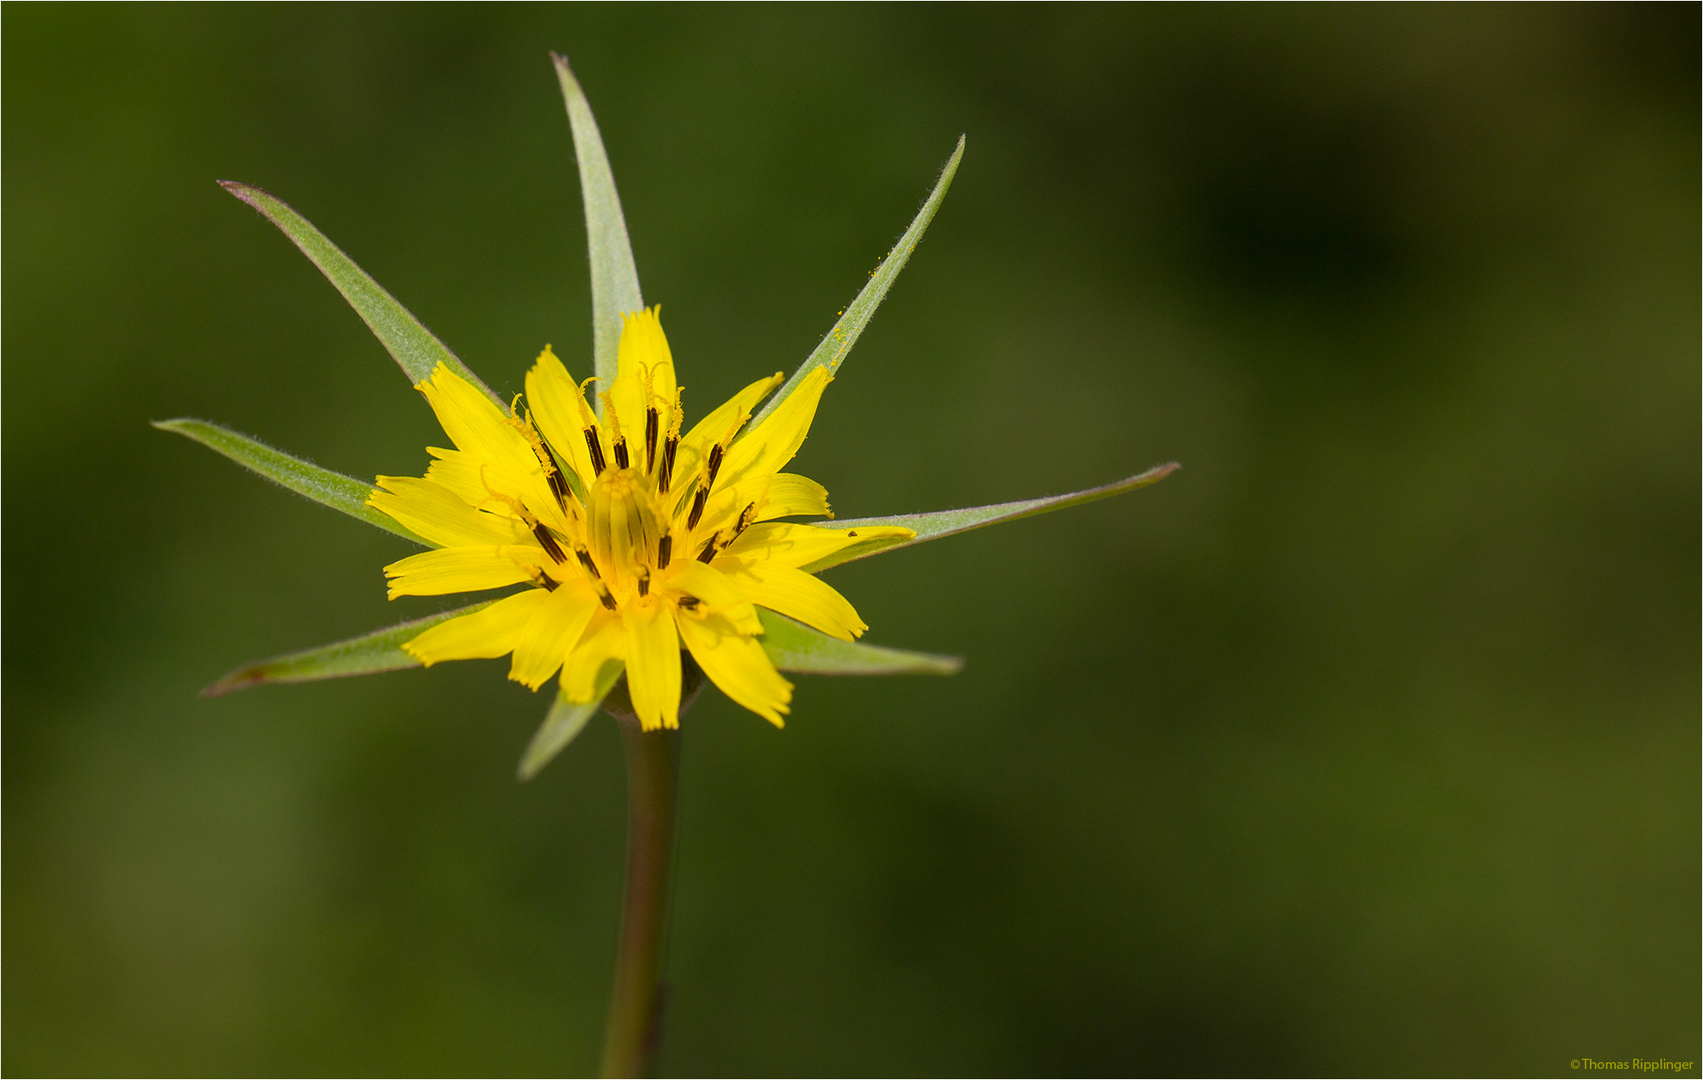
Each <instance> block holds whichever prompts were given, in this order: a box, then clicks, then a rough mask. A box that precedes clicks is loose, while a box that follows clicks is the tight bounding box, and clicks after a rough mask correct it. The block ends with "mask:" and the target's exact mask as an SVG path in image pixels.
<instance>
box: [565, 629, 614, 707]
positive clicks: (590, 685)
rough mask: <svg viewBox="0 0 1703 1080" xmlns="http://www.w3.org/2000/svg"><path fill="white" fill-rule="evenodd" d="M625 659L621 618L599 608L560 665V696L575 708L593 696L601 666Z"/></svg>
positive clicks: (595, 693) (590, 699) (595, 692)
mask: <svg viewBox="0 0 1703 1080" xmlns="http://www.w3.org/2000/svg"><path fill="white" fill-rule="evenodd" d="M626 656H627V631H626V629H625V628H624V627H623V626H622V625H621V616H619V615H617V614H615V613H614V612H612V611H608V610H606V609H605V608H604V607H603V606H602V605H599V606H598V608H597V610H595V611H594V612H592V616H591V621H590V622H589V623H588V624H587V625H586V628H585V632H584V633H582V634H581V635H580V639H579V642H578V643H577V644H575V645H574V647H573V648H572V649H571V650H570V651H569V652H568V655H567V659H566V660H565V661H563V663H562V693H564V694H566V695H567V696H568V700H569V701H571V702H573V703H574V704H576V705H584V704H587V703H588V702H590V701H592V700H593V699H594V698H595V697H596V696H597V690H596V686H597V682H598V679H597V673H598V672H599V671H600V670H602V668H603V665H604V664H619V663H621V662H622V661H623V660H625V659H626Z"/></svg>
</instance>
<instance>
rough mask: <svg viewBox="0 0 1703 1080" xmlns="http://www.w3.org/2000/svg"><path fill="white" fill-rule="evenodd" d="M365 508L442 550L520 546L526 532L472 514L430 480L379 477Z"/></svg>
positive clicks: (506, 521) (490, 517)
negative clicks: (507, 545) (371, 509)
mask: <svg viewBox="0 0 1703 1080" xmlns="http://www.w3.org/2000/svg"><path fill="white" fill-rule="evenodd" d="M367 505H368V506H370V507H372V508H373V509H374V510H378V511H380V512H382V513H385V514H389V515H390V516H391V517H392V518H395V519H396V521H397V522H398V523H400V524H401V525H403V526H405V527H406V528H409V529H412V530H413V531H414V532H416V533H418V534H420V535H421V536H423V537H425V538H426V539H427V540H430V541H431V542H432V543H434V544H438V545H440V546H442V547H490V546H495V545H497V544H515V543H520V542H522V540H523V538H524V537H525V536H526V528H525V527H524V526H523V525H521V523H520V522H518V521H516V520H514V519H513V518H510V517H503V516H500V515H497V514H487V513H483V512H481V511H479V510H475V509H474V508H473V507H472V506H471V505H470V504H469V503H468V502H467V500H466V499H463V498H462V497H461V496H459V495H457V494H456V493H455V492H453V491H451V490H449V489H448V488H446V487H444V486H443V485H442V484H437V483H433V482H432V481H430V480H421V479H419V478H418V477H413V476H381V477H379V478H378V487H376V488H374V489H373V493H372V496H371V497H370V498H368V499H367Z"/></svg>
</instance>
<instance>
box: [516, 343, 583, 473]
mask: <svg viewBox="0 0 1703 1080" xmlns="http://www.w3.org/2000/svg"><path fill="white" fill-rule="evenodd" d="M580 400H581V398H580V392H579V384H578V383H576V382H574V380H573V376H571V375H569V374H568V369H567V368H566V367H564V366H563V364H562V362H561V360H559V359H557V358H556V354H555V353H554V352H552V351H550V346H548V345H546V346H544V351H543V352H541V353H539V354H538V360H537V362H535V363H534V364H533V365H532V370H531V371H528V372H527V373H526V404H527V407H528V408H530V409H531V410H532V421H533V423H535V424H537V425H538V430H539V431H541V432H543V433H544V438H545V439H546V440H547V441H548V442H549V443H550V446H551V448H552V449H553V450H555V451H556V456H557V458H558V459H559V460H560V461H561V462H562V463H563V464H564V465H566V466H568V467H569V468H570V469H572V470H573V471H574V472H575V473H576V474H577V475H578V476H579V478H580V480H581V481H582V482H583V483H584V484H586V485H587V486H589V485H590V484H591V482H592V480H593V479H594V477H593V475H592V469H591V453H590V451H588V450H587V449H586V445H585V424H584V422H583V417H582V415H581V413H580Z"/></svg>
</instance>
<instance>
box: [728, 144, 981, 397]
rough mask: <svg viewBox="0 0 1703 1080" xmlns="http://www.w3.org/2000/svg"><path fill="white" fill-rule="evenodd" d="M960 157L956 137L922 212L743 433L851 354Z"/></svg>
mask: <svg viewBox="0 0 1703 1080" xmlns="http://www.w3.org/2000/svg"><path fill="white" fill-rule="evenodd" d="M963 157H964V137H963V136H962V135H960V136H959V137H958V148H957V149H956V150H954V151H952V156H951V157H950V158H948V159H947V161H946V165H945V166H944V167H943V168H942V169H941V170H940V179H939V180H937V181H935V183H934V190H933V191H932V192H930V193H929V196H928V199H927V200H926V201H925V202H924V203H923V204H922V209H921V210H918V211H917V216H916V217H914V218H912V219H911V224H910V227H909V228H908V229H906V230H905V234H904V235H903V236H901V237H899V241H898V243H896V244H894V245H893V250H892V251H889V252H888V253H887V257H886V258H885V259H882V260H881V265H880V266H878V267H876V268H875V273H873V274H871V275H870V276H869V281H868V283H867V284H865V285H864V287H863V289H862V290H861V291H860V292H859V293H858V294H857V299H855V300H853V301H852V302H851V303H850V304H847V305H846V310H845V313H844V314H842V315H841V316H840V320H839V321H838V322H836V323H835V324H834V328H833V329H832V330H830V331H828V336H827V337H825V338H823V339H822V340H821V342H820V343H819V344H818V345H817V346H816V348H815V350H814V351H813V352H811V354H810V355H809V356H808V357H806V358H805V360H804V363H802V364H800V365H799V366H798V370H797V371H795V372H793V373H792V378H790V379H788V380H787V381H786V383H785V385H783V386H782V387H781V388H780V389H779V390H778V391H776V393H775V395H774V396H773V397H771V398H770V399H769V400H768V403H767V404H765V405H764V406H763V407H762V409H760V410H759V411H758V412H757V415H756V416H754V417H752V418H751V422H750V423H749V424H748V425H746V427H745V431H755V430H756V428H757V425H759V424H761V423H762V422H763V420H764V419H765V418H766V417H767V416H768V415H769V414H770V413H772V412H774V411H775V407H776V406H777V405H779V404H780V403H781V402H783V401H785V400H786V398H787V395H788V394H791V393H792V392H793V391H794V390H795V389H797V388H798V384H799V383H801V382H803V381H804V377H805V376H806V375H808V374H810V373H811V372H812V371H814V370H815V369H817V368H819V367H823V368H827V369H828V374H829V375H832V374H834V372H836V371H838V370H839V369H840V364H841V363H842V362H844V360H845V358H846V354H847V353H849V352H851V347H852V346H853V345H855V344H856V343H857V339H858V335H860V334H862V333H863V328H864V327H865V326H868V325H869V319H870V316H872V315H874V314H875V309H876V308H878V307H880V306H881V301H882V299H884V298H885V297H886V295H887V290H888V289H890V288H892V286H893V282H894V280H895V279H897V278H898V276H899V271H901V270H903V269H904V268H905V263H907V262H909V261H910V258H911V252H913V251H915V250H916V246H917V243H918V241H920V240H921V239H922V234H923V233H925V232H927V231H928V223H929V222H931V221H933V220H934V212H935V211H936V210H939V209H940V202H941V200H942V199H944V198H946V189H947V188H949V187H951V186H952V177H953V176H954V175H956V173H957V172H958V162H959V161H961V160H963Z"/></svg>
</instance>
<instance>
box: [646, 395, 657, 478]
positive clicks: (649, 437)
mask: <svg viewBox="0 0 1703 1080" xmlns="http://www.w3.org/2000/svg"><path fill="white" fill-rule="evenodd" d="M657 422H658V417H657V415H656V410H655V409H646V410H645V472H650V471H651V470H652V469H654V468H656V427H657Z"/></svg>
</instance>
